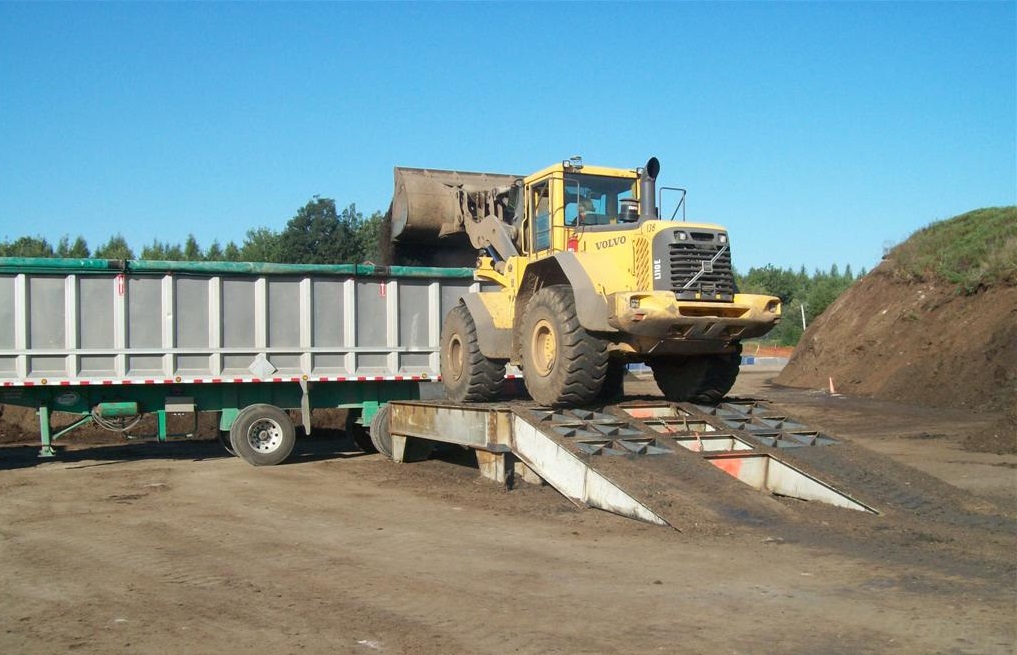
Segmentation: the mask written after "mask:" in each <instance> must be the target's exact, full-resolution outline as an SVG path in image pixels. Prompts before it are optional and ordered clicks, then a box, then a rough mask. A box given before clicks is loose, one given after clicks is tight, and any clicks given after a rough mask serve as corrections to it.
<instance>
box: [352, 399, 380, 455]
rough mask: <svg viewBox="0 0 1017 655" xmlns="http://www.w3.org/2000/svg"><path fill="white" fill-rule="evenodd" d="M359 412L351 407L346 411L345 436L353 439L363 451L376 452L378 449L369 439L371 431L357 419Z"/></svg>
mask: <svg viewBox="0 0 1017 655" xmlns="http://www.w3.org/2000/svg"><path fill="white" fill-rule="evenodd" d="M360 416H361V412H359V411H357V410H355V409H351V410H349V411H348V412H347V413H346V436H348V437H350V438H351V439H353V443H355V444H357V447H358V448H360V450H362V451H364V452H365V453H376V452H378V449H377V448H375V447H374V443H373V442H372V441H371V433H370V432H368V430H367V428H366V427H364V424H363V423H361V422H360V421H359V419H360Z"/></svg>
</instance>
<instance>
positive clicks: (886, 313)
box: [776, 207, 1017, 452]
mask: <svg viewBox="0 0 1017 655" xmlns="http://www.w3.org/2000/svg"><path fill="white" fill-rule="evenodd" d="M930 235H931V237H930ZM944 239H946V240H948V241H949V243H950V244H956V243H960V242H961V241H964V240H967V242H969V243H973V242H978V241H979V240H982V241H986V243H983V244H980V245H979V247H978V248H975V249H974V252H975V255H972V254H971V252H972V251H971V250H970V249H968V250H967V251H966V254H965V253H958V255H957V256H958V257H961V256H962V255H964V256H965V257H967V259H964V260H963V261H960V262H959V263H957V262H954V263H951V264H950V265H949V266H939V268H940V269H944V268H945V269H946V270H948V271H950V273H949V274H948V275H947V274H944V273H942V271H941V270H937V266H938V265H937V264H936V263H935V261H934V260H936V261H941V260H943V259H944V258H948V257H949V253H948V252H947V251H948V246H944V245H943V240H944ZM923 253H925V254H927V255H928V257H929V258H928V259H926V258H923V257H924V255H923ZM1015 258H1017V208H1013V207H1007V208H996V209H991V210H978V211H976V212H971V213H969V214H965V215H963V216H958V217H956V218H953V219H950V220H949V221H943V222H942V223H937V224H934V225H932V226H930V227H929V228H926V229H925V230H922V231H919V232H917V233H915V235H913V236H912V237H911V238H910V239H909V240H908V241H907V242H905V243H903V244H901V245H899V246H898V247H897V248H895V249H894V250H893V251H892V252H890V253H889V254H888V255H887V256H886V257H884V259H883V261H882V262H881V263H880V265H879V266H878V267H877V268H876V269H875V270H873V271H872V272H871V273H869V274H868V275H867V276H865V277H864V278H862V279H861V280H859V281H858V282H857V283H855V285H854V286H852V287H851V288H850V289H849V290H848V291H847V292H846V293H844V294H843V295H842V296H841V297H840V298H838V299H837V301H836V302H834V303H833V304H832V305H830V307H829V308H828V309H827V310H826V311H825V312H824V313H823V314H822V315H821V316H820V317H819V318H817V319H816V321H815V322H814V323H813V324H812V325H811V326H809V328H808V330H807V331H806V332H805V335H804V336H803V337H802V339H801V341H800V342H799V344H798V346H797V348H796V349H795V352H794V354H793V356H792V357H791V360H790V362H789V363H788V365H787V367H786V368H785V369H784V370H783V371H782V373H781V374H780V376H779V377H778V378H777V379H776V382H777V383H779V384H783V385H786V386H792V387H812V388H820V389H826V388H828V385H829V384H830V381H831V380H832V382H833V384H834V388H835V390H836V391H837V392H838V393H845V394H851V395H861V396H869V397H874V398H880V399H885V400H893V401H901V402H907V403H912V404H916V405H927V406H933V407H956V408H965V409H971V410H973V411H977V412H994V413H998V414H1000V419H999V422H998V424H997V428H996V430H995V434H991V435H986V436H985V443H984V444H982V447H981V448H979V447H978V444H975V448H976V449H985V450H992V451H998V452H1017V264H1015Z"/></svg>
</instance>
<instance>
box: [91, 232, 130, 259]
mask: <svg viewBox="0 0 1017 655" xmlns="http://www.w3.org/2000/svg"><path fill="white" fill-rule="evenodd" d="M94 256H95V257H96V258H97V259H134V251H133V250H131V247H130V246H129V245H127V239H125V238H124V237H123V235H122V234H120V233H117V234H115V235H113V236H111V237H110V238H109V241H107V242H106V243H104V244H103V245H101V246H99V247H98V248H96V249H95V255H94Z"/></svg>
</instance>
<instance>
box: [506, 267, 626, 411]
mask: <svg viewBox="0 0 1017 655" xmlns="http://www.w3.org/2000/svg"><path fill="white" fill-rule="evenodd" d="M520 343H521V344H522V348H523V353H522V355H523V358H522V359H523V379H524V380H525V381H526V389H527V390H528V391H529V392H530V396H532V397H533V399H534V400H535V401H536V402H537V403H539V404H541V405H544V406H546V407H562V406H569V405H572V406H575V405H584V404H587V403H591V402H593V401H594V400H596V398H597V394H599V393H600V390H601V388H602V387H603V384H604V378H605V377H606V375H607V366H608V358H607V350H606V349H605V348H604V344H603V342H602V341H601V340H600V339H598V338H597V337H595V336H593V335H591V334H590V333H589V332H587V331H586V329H585V328H584V327H583V326H582V325H580V324H579V318H578V316H577V315H576V302H575V298H574V296H573V295H572V290H571V289H569V288H568V287H566V286H563V285H556V286H548V287H544V288H542V289H540V290H539V291H537V293H535V294H534V295H533V297H532V298H531V299H530V302H529V304H528V305H527V307H526V314H525V315H524V316H523V322H522V326H521V334H520Z"/></svg>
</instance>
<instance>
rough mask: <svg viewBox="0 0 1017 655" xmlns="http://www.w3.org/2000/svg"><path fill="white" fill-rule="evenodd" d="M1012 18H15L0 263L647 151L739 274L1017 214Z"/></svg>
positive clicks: (737, 7)
mask: <svg viewBox="0 0 1017 655" xmlns="http://www.w3.org/2000/svg"><path fill="white" fill-rule="evenodd" d="M1015 31H1017V4H1015V3H1014V2H991V3H976V2H963V3H956V4H946V3H910V4H896V3H882V2H880V3H790V4H777V3H744V4H742V3H703V4H699V3H667V4H644V3H595V4H586V3H571V2H570V3H560V4H559V3H546V2H539V3H529V4H495V3H468V4H451V3H449V4H445V3H416V4H400V3H371V4H354V3H341V4H265V3H257V4H232V3H230V4H206V3H196V4H192V3H171V4H149V3H139V4H106V3H94V4H93V3H88V4H85V3H74V4H38V3H29V4H10V3H3V4H0V239H4V238H6V239H14V238H16V237H19V236H23V235H26V234H28V235H41V236H45V237H46V238H48V239H49V240H50V241H51V242H55V241H56V240H57V239H59V238H60V236H61V235H64V234H67V235H69V236H71V237H72V238H73V237H74V236H76V235H78V234H81V235H83V236H84V237H85V238H86V239H87V241H88V243H89V245H90V246H92V247H93V248H94V247H96V246H98V245H100V244H101V243H103V242H105V241H106V240H107V239H108V238H109V236H110V235H112V234H114V233H117V232H120V233H122V234H123V235H124V236H125V237H126V238H127V240H128V242H129V243H130V244H131V246H132V247H133V248H134V249H135V251H136V252H139V251H140V250H141V247H142V246H143V245H145V244H147V243H150V242H151V241H152V240H153V239H156V238H158V239H160V240H163V241H169V242H173V243H182V242H183V241H184V240H185V239H186V237H187V235H188V234H189V233H193V234H194V235H195V236H196V237H197V239H198V241H199V243H200V244H201V245H202V246H203V247H204V246H207V245H208V244H209V243H211V242H212V241H213V240H219V242H220V243H222V244H225V242H227V241H229V240H235V241H237V242H238V243H239V242H241V241H242V240H243V237H244V234H245V232H246V230H247V229H248V228H252V227H258V226H267V227H269V228H272V229H274V230H280V229H282V228H283V227H284V226H285V224H286V221H287V220H289V219H290V218H291V217H292V216H293V215H294V213H295V212H296V210H297V209H298V208H299V207H301V206H302V205H303V204H304V203H306V202H307V201H308V200H309V199H310V198H311V197H312V196H313V195H315V194H319V195H322V196H325V197H330V198H335V199H336V201H337V203H339V204H340V205H346V204H348V203H354V202H355V203H356V204H357V207H358V208H359V209H360V210H361V211H363V212H364V213H365V214H370V213H372V212H374V211H376V210H384V209H385V208H386V207H387V206H388V202H389V199H390V197H391V193H392V167H393V166H396V165H402V166H419V167H429V168H451V169H459V170H476V171H491V172H506V173H520V174H524V173H529V172H532V171H534V170H537V169H539V168H542V167H544V166H546V165H548V164H550V163H552V162H554V161H558V160H561V159H563V158H566V157H568V156H570V155H575V154H580V155H582V156H583V157H584V159H585V160H586V161H587V162H589V163H597V164H603V165H614V166H621V167H635V166H639V165H642V164H643V163H644V162H645V161H646V159H647V158H648V157H649V156H650V155H656V156H657V157H659V158H660V160H661V163H662V173H661V178H662V180H663V181H664V182H665V183H669V184H672V185H677V186H684V187H687V188H688V189H689V199H688V209H689V218H690V219H694V220H702V221H710V222H717V223H721V224H724V225H726V226H728V227H729V228H730V229H731V230H732V235H733V248H734V258H735V265H736V266H737V267H738V268H739V270H742V271H747V270H748V269H749V268H750V267H753V266H763V265H766V264H768V263H772V264H775V265H778V266H783V267H792V268H795V269H797V268H798V267H799V266H801V265H805V266H806V267H807V268H808V269H809V270H810V271H811V270H812V269H813V268H817V267H819V268H823V269H828V268H829V266H830V265H831V264H833V263H837V264H838V265H839V266H840V267H841V269H842V270H843V267H844V265H845V264H850V265H851V266H852V267H853V268H854V270H855V271H856V272H857V271H858V270H859V269H860V268H862V267H865V268H868V269H871V268H872V267H873V266H875V264H877V263H878V261H879V258H880V256H881V254H882V250H883V247H884V245H885V244H887V243H890V242H899V241H901V240H903V239H904V238H906V237H907V236H908V235H909V234H910V233H911V232H913V231H914V230H916V229H918V228H920V227H922V226H924V225H926V224H928V223H930V222H932V221H934V220H938V219H942V218H948V217H950V216H953V215H956V214H959V213H963V212H965V211H968V210H971V209H975V208H978V207H985V206H994V205H1004V204H1015V203H1017V163H1015V159H1017V136H1015V134H1017V100H1015V96H1017V37H1015Z"/></svg>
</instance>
